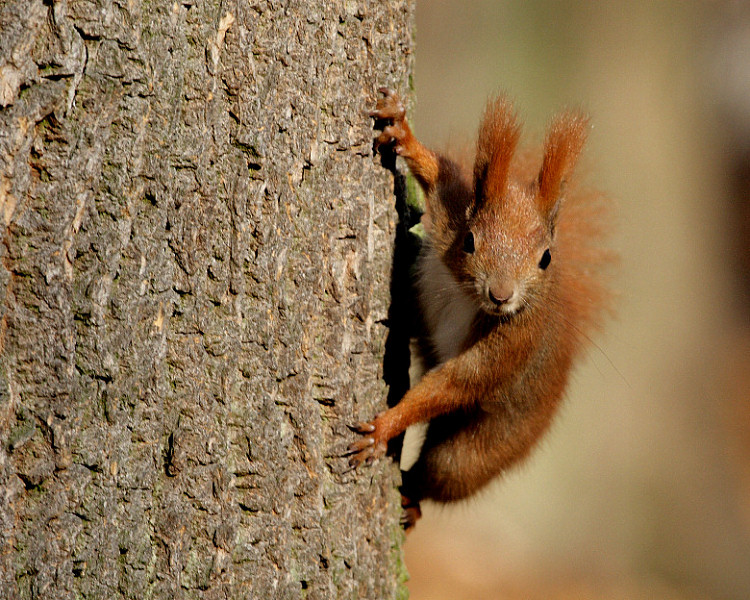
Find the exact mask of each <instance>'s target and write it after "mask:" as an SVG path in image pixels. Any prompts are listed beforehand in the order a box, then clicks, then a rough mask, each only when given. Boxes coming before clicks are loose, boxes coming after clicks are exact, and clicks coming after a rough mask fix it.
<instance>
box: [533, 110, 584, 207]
mask: <svg viewBox="0 0 750 600" xmlns="http://www.w3.org/2000/svg"><path fill="white" fill-rule="evenodd" d="M588 126H589V120H588V118H587V117H585V116H584V115H583V114H580V113H564V114H562V115H559V116H558V117H556V118H555V119H554V121H552V125H551V126H550V129H549V132H548V133H547V139H546V141H545V143H544V159H543V161H542V169H541V170H540V171H539V177H538V179H537V189H538V191H537V198H538V203H539V209H540V210H541V212H542V214H543V215H544V216H545V217H547V218H548V219H549V218H554V213H556V212H557V207H558V202H559V199H560V192H561V190H562V186H563V184H564V183H565V180H566V178H568V177H569V176H570V174H571V173H572V172H573V169H574V168H575V166H576V162H577V160H578V156H579V155H580V154H581V150H583V145H584V143H585V142H586V137H587V135H588Z"/></svg>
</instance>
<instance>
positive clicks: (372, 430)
mask: <svg viewBox="0 0 750 600" xmlns="http://www.w3.org/2000/svg"><path fill="white" fill-rule="evenodd" d="M350 429H351V430H352V431H355V432H356V433H361V434H362V435H363V437H362V438H360V439H359V440H357V441H356V442H354V443H353V444H350V445H349V448H348V449H347V452H346V454H347V456H349V465H350V466H352V467H354V468H357V467H359V466H360V465H362V464H367V465H369V464H370V463H372V462H373V461H374V460H375V459H377V458H380V457H381V456H383V455H384V454H385V451H386V450H387V449H388V438H387V437H385V436H383V428H382V427H378V418H377V417H376V418H375V420H374V421H372V422H370V423H357V424H356V425H352V426H350Z"/></svg>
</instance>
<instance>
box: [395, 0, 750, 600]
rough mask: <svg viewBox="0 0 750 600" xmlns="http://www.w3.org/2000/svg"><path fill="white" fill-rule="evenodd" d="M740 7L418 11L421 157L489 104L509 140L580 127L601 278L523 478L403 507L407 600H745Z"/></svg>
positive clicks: (456, 137)
mask: <svg viewBox="0 0 750 600" xmlns="http://www.w3.org/2000/svg"><path fill="white" fill-rule="evenodd" d="M748 4H750V3H748V2H728V1H715V2H677V1H673V2H669V1H661V2H650V1H642V0H637V1H628V2H624V1H608V2H595V1H591V2H564V1H557V2H551V1H536V2H523V1H514V2H510V1H508V2H503V1H498V0H494V1H493V0H473V1H469V2H458V1H447V0H421V1H420V2H418V8H417V32H416V36H417V61H416V74H415V87H416V99H417V100H416V105H415V107H414V108H415V110H414V115H415V129H416V132H417V134H418V135H419V136H420V137H421V139H422V141H423V142H426V143H427V144H428V145H431V146H433V147H437V148H445V147H450V146H451V144H452V143H460V142H462V141H465V140H466V139H467V138H470V139H473V136H474V134H475V131H476V127H477V124H478V121H479V118H480V115H481V112H482V109H483V107H484V102H485V100H486V98H487V96H488V95H489V94H491V93H493V92H495V91H498V90H506V91H507V92H509V93H510V95H511V97H513V98H515V100H516V106H517V108H518V109H519V111H520V113H521V114H522V115H523V116H524V117H525V121H526V125H525V129H524V131H525V135H526V138H525V139H526V140H527V141H541V140H542V139H543V135H544V128H545V125H546V123H547V122H548V120H549V118H550V117H551V116H552V114H553V113H554V112H555V111H556V110H558V109H560V108H561V107H564V106H578V107H582V108H583V109H584V110H586V111H587V112H588V113H589V114H590V115H591V116H592V122H593V124H594V129H593V131H592V132H591V136H590V141H589V145H588V150H587V160H586V162H587V164H588V166H589V167H591V168H590V172H591V177H590V179H592V181H593V183H594V184H595V185H596V186H597V187H599V188H601V189H604V190H607V191H608V192H610V194H611V195H612V197H613V198H614V199H615V200H616V202H617V215H618V222H617V234H616V236H615V238H614V239H613V245H614V246H615V247H616V248H617V249H618V250H619V252H620V254H621V256H622V264H621V266H620V268H619V272H618V274H617V278H616V288H617V291H618V294H619V301H618V310H617V312H618V317H617V320H616V321H614V322H611V323H610V324H609V326H608V328H607V331H606V333H605V334H604V335H602V336H600V337H599V338H598V339H597V344H598V347H592V348H591V349H590V350H589V352H588V354H587V356H586V358H585V360H584V361H583V363H582V364H581V365H580V368H579V369H578V370H577V371H576V375H575V378H574V382H573V385H572V386H571V387H570V389H569V394H568V399H567V402H566V404H565V405H564V408H563V411H562V413H561V415H560V418H559V419H558V420H557V422H556V425H555V426H554V428H553V431H552V433H551V435H549V436H548V437H547V438H546V439H545V440H544V442H543V443H542V444H541V446H540V447H539V448H538V449H537V451H536V452H535V453H534V455H533V457H532V458H531V460H529V461H528V462H527V463H525V464H524V465H523V466H522V467H520V468H518V469H516V470H515V471H513V472H512V473H511V474H510V475H509V476H507V477H505V478H504V479H503V480H502V481H500V482H498V483H497V484H496V485H494V486H493V487H492V489H490V490H488V491H487V492H485V493H484V494H482V495H481V497H480V498H477V499H472V500H471V501H468V502H466V503H462V504H459V505H457V506H450V507H440V506H435V505H427V506H425V507H424V518H423V519H422V520H421V521H420V522H419V524H418V525H417V527H416V529H415V531H414V533H412V534H411V535H409V537H408V539H407V542H406V560H407V566H408V568H409V571H410V574H411V578H412V579H411V582H410V583H409V587H410V590H411V597H412V598H413V599H415V600H427V599H429V600H433V599H434V600H441V599H444V598H445V599H447V598H451V599H478V600H484V599H489V598H492V599H525V600H527V599H531V600H535V599H542V598H544V599H552V600H555V599H562V598H565V599H588V598H591V599H597V600H607V599H615V598H616V599H640V598H649V599H670V600H671V599H675V600H678V599H679V600H682V599H685V600H688V599H690V600H693V599H710V600H747V599H748V598H750V259H749V256H750V253H748V242H749V241H750V234H749V225H748V224H749V222H750V8H749V7H748Z"/></svg>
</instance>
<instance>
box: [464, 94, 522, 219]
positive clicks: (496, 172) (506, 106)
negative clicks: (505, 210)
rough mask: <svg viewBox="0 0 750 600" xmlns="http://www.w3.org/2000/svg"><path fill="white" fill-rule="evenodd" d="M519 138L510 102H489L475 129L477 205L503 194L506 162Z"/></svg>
mask: <svg viewBox="0 0 750 600" xmlns="http://www.w3.org/2000/svg"><path fill="white" fill-rule="evenodd" d="M520 135H521V128H520V126H519V125H518V121H517V119H516V114H515V112H514V111H513V106H512V105H511V103H510V101H509V100H508V99H507V98H506V97H504V96H497V97H495V98H492V99H490V100H489V102H487V107H486V108H485V110H484V116H483V117H482V123H481V125H480V126H479V138H478V139H477V154H476V159H475V161H474V195H475V200H476V203H477V205H479V204H480V203H481V202H482V201H483V200H484V199H486V198H499V197H502V195H503V194H504V192H505V188H506V185H507V183H508V171H509V170H510V161H511V159H512V158H513V153H514V152H515V150H516V146H517V145H518V139H519V137H520Z"/></svg>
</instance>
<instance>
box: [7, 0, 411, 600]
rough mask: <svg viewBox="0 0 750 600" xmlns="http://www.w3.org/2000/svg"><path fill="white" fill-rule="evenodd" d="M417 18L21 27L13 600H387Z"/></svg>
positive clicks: (13, 248)
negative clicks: (401, 171)
mask: <svg viewBox="0 0 750 600" xmlns="http://www.w3.org/2000/svg"><path fill="white" fill-rule="evenodd" d="M412 18H413V5H412V0H395V1H389V2H369V1H367V0H333V1H330V2H323V3H321V2H316V1H314V0H310V1H308V2H304V1H293V0H291V1H287V2H281V1H275V0H265V1H264V0H225V1H221V0H214V1H210V0H181V1H176V2H175V1H167V0H7V1H6V2H5V3H4V4H3V5H2V6H0V219H1V221H0V235H1V236H2V237H1V243H0V259H1V261H0V357H1V358H0V360H1V363H0V598H40V599H41V598H44V599H47V598H49V599H55V600H62V599H68V598H70V599H73V598H107V599H111V598H138V599H139V600H140V599H142V598H155V599H162V598H170V599H171V598H232V599H237V598H259V599H260V598H262V599H265V598H393V597H397V596H399V595H403V594H404V590H403V587H402V581H403V566H402V562H401V549H400V544H401V540H402V534H401V532H400V529H399V525H398V517H399V496H398V493H397V491H396V486H397V484H398V469H397V467H396V466H395V465H394V464H393V462H392V461H386V460H383V461H379V462H378V463H377V464H376V465H375V466H373V467H369V468H367V469H365V470H363V471H361V472H352V471H351V470H349V468H348V464H347V461H346V458H343V457H341V454H342V452H343V450H344V449H345V448H346V446H347V444H348V443H349V442H350V441H351V440H352V439H353V434H351V433H350V432H349V430H348V428H347V424H348V423H351V422H354V421H358V420H361V419H364V418H369V417H371V416H372V415H373V414H374V413H375V412H377V411H378V410H382V409H383V408H384V407H385V397H386V393H387V386H386V384H385V382H384V379H383V368H382V365H383V352H384V349H385V337H386V334H387V320H388V319H387V313H388V310H389V303H390V295H389V278H390V273H391V260H392V246H393V240H394V236H395V227H396V219H397V217H396V214H395V211H394V208H393V203H394V200H393V185H394V182H393V179H392V177H391V176H390V175H389V174H388V172H387V171H385V170H384V169H383V168H382V167H381V166H380V164H379V162H378V161H376V160H374V159H373V157H372V122H371V120H369V119H368V117H367V108H368V107H369V106H371V105H372V104H373V102H374V99H375V90H376V89H377V87H378V86H379V85H389V86H392V87H394V88H395V89H399V90H402V91H403V90H405V88H407V87H408V80H409V77H410V73H411V62H412V55H411V51H412V41H411V35H412Z"/></svg>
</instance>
